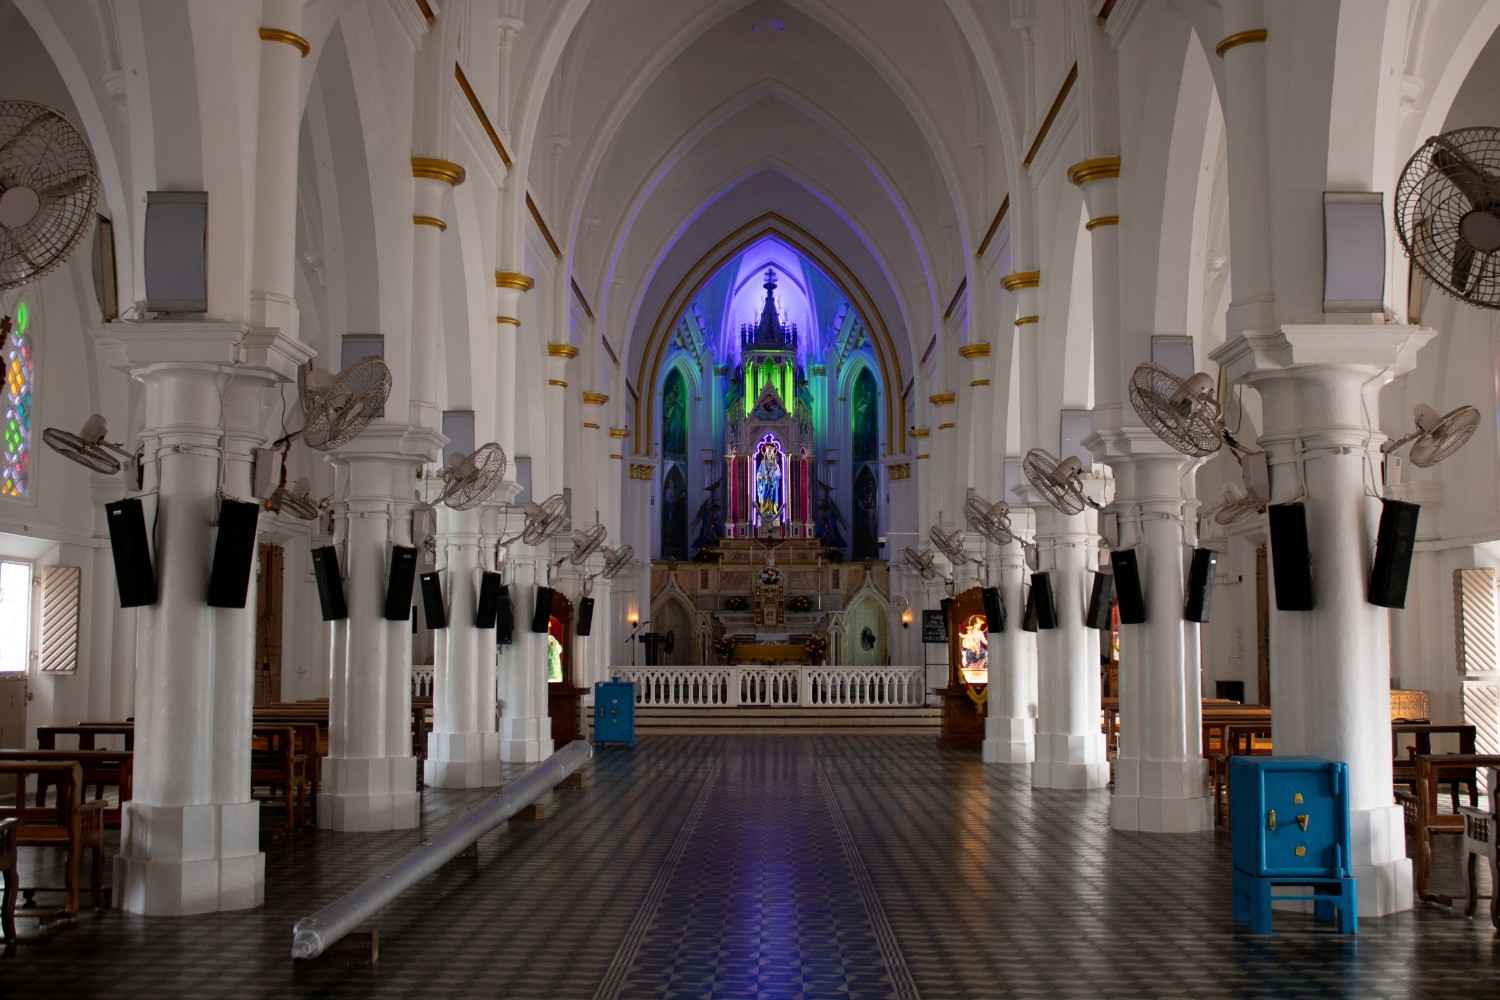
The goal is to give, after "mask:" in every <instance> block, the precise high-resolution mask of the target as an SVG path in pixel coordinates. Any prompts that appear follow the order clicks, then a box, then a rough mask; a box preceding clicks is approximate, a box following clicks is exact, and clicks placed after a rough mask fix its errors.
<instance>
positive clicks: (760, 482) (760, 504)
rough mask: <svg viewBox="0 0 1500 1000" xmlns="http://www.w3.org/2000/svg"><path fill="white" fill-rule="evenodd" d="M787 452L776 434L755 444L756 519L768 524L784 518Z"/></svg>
mask: <svg viewBox="0 0 1500 1000" xmlns="http://www.w3.org/2000/svg"><path fill="white" fill-rule="evenodd" d="M785 459H786V454H785V453H784V452H783V451H782V449H781V442H779V441H777V440H776V437H775V435H772V434H767V435H766V436H765V437H763V438H761V439H760V443H759V444H757V445H756V446H755V477H754V490H755V496H754V503H753V504H752V506H753V507H754V509H755V519H756V522H757V523H759V524H764V525H767V526H770V525H774V524H777V523H779V522H780V521H782V520H783V519H784V516H785V513H786V503H785V501H784V500H783V496H784V489H783V487H784V485H785V484H784V482H783V479H784V475H783V473H784V469H783V466H784V463H785Z"/></svg>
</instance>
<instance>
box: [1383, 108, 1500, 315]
mask: <svg viewBox="0 0 1500 1000" xmlns="http://www.w3.org/2000/svg"><path fill="white" fill-rule="evenodd" d="M1396 232H1397V233H1398V234H1399V235H1400V237H1401V246H1402V247H1403V248H1404V249H1405V250H1406V255H1407V256H1408V257H1410V258H1411V260H1412V263H1414V264H1416V265H1417V267H1419V268H1421V269H1422V273H1423V274H1425V275H1427V277H1428V278H1430V279H1431V280H1432V281H1433V283H1434V284H1436V285H1437V286H1438V287H1439V288H1441V289H1442V290H1443V291H1445V292H1447V293H1448V294H1449V295H1452V296H1454V297H1456V298H1458V299H1460V300H1462V301H1464V302H1467V303H1469V304H1470V305H1474V306H1480V307H1481V308H1484V309H1500V128H1494V127H1489V126H1480V127H1476V128H1461V129H1455V130H1453V131H1452V132H1444V133H1443V134H1441V135H1435V136H1433V137H1432V138H1430V139H1428V140H1427V141H1426V142H1424V143H1423V144H1422V146H1421V148H1420V149H1418V150H1417V151H1416V153H1414V154H1413V155H1412V158H1411V159H1410V160H1408V161H1407V163H1406V167H1405V169H1404V170H1402V171H1401V180H1400V181H1398V182H1397V184H1396Z"/></svg>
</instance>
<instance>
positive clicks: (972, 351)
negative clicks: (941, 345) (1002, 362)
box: [958, 340, 990, 358]
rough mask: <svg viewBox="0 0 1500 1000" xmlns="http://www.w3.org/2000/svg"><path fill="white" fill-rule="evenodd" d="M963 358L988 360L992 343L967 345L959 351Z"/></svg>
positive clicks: (982, 341)
mask: <svg viewBox="0 0 1500 1000" xmlns="http://www.w3.org/2000/svg"><path fill="white" fill-rule="evenodd" d="M958 356H959V357H961V358H987V357H989V356H990V342H989V341H988V340H981V341H979V342H978V343H974V344H965V345H964V346H962V347H960V348H959V349H958Z"/></svg>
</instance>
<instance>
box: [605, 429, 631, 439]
mask: <svg viewBox="0 0 1500 1000" xmlns="http://www.w3.org/2000/svg"><path fill="white" fill-rule="evenodd" d="M629 433H630V428H629V427H611V428H610V429H609V436H610V437H612V438H617V439H619V440H621V441H623V440H624V439H625V435H627V434H629Z"/></svg>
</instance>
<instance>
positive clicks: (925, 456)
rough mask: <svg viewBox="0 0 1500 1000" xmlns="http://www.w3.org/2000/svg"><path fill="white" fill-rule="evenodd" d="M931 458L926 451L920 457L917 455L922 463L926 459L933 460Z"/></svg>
mask: <svg viewBox="0 0 1500 1000" xmlns="http://www.w3.org/2000/svg"><path fill="white" fill-rule="evenodd" d="M931 457H932V456H931V455H929V454H928V453H927V452H925V451H924V452H922V453H920V454H919V455H917V460H918V461H920V460H922V459H924V458H931Z"/></svg>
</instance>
